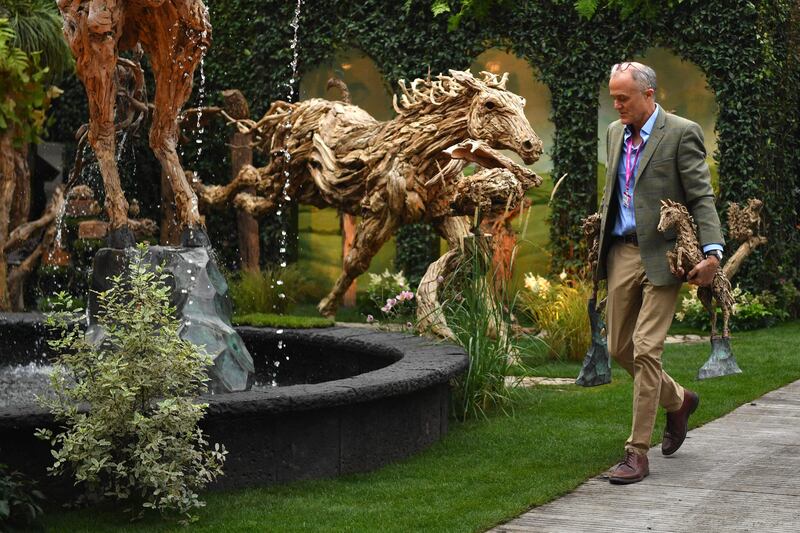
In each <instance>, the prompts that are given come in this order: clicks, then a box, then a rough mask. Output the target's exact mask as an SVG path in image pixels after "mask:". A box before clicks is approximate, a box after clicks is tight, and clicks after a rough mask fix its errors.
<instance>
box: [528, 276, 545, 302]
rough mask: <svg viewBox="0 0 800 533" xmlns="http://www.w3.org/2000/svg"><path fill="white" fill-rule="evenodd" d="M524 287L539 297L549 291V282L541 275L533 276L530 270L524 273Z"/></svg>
mask: <svg viewBox="0 0 800 533" xmlns="http://www.w3.org/2000/svg"><path fill="white" fill-rule="evenodd" d="M525 287H526V288H527V289H528V290H529V291H531V292H532V293H534V294H536V295H538V296H540V297H544V296H547V294H548V293H549V292H550V282H549V281H547V280H546V279H545V278H543V277H542V276H534V275H533V274H531V273H530V272H528V273H527V274H525Z"/></svg>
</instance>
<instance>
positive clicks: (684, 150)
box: [597, 108, 725, 286]
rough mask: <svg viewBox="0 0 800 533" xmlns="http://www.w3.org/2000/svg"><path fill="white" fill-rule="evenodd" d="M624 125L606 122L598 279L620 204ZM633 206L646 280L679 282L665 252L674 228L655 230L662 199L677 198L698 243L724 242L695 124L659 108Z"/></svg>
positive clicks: (672, 242)
mask: <svg viewBox="0 0 800 533" xmlns="http://www.w3.org/2000/svg"><path fill="white" fill-rule="evenodd" d="M624 131H625V126H623V124H622V123H621V122H620V121H619V120H617V121H616V122H612V123H611V124H610V125H609V126H608V131H607V137H606V139H607V140H606V154H607V156H608V157H607V159H606V160H607V161H608V162H609V164H608V168H607V170H606V185H605V190H604V192H603V201H602V204H601V206H600V213H601V216H602V222H601V226H600V260H599V261H598V266H597V268H598V279H605V278H606V277H607V272H606V258H607V256H608V250H609V248H610V244H611V230H612V229H613V227H614V223H615V220H616V218H617V209H618V208H619V206H618V205H617V204H618V201H617V199H616V187H617V169H618V167H619V161H620V154H621V152H622V142H623V139H624ZM635 180H636V182H635V184H634V189H633V206H634V212H635V215H636V237H637V238H638V241H639V253H640V254H641V256H642V263H643V264H644V269H645V272H646V274H647V278H648V280H649V281H650V282H651V283H652V284H653V285H658V286H661V285H670V284H674V283H681V280H679V279H678V278H676V277H675V276H673V275H672V273H671V272H670V270H669V266H668V264H667V258H666V252H667V250H670V249H672V248H673V247H674V246H675V233H674V231H672V230H670V231H669V232H668V233H667V234H666V235H662V234H661V233H659V231H658V230H657V229H656V228H657V226H658V220H659V218H660V210H661V200H666V199H670V200H674V201H676V202H680V203H682V204H684V205H686V207H687V208H688V210H689V213H691V215H692V217H693V218H694V221H695V223H696V224H697V227H698V237H699V240H700V244H701V246H702V245H706V244H711V243H720V244H724V242H725V241H724V240H723V238H722V232H721V230H720V223H719V215H718V214H717V209H716V207H715V205H714V191H713V190H712V188H711V174H710V172H709V170H708V165H707V164H706V150H705V145H704V144H703V130H702V129H700V126H698V125H697V124H696V123H694V122H692V121H690V120H686V119H685V118H681V117H679V116H676V115H671V114H669V113H667V112H665V111H664V109H663V108H662V109H661V110H659V113H658V117H657V118H656V123H655V126H654V127H653V131H652V132H651V133H650V137H649V139H648V140H647V144H646V145H645V148H644V152H642V156H641V159H640V161H639V168H638V170H637V171H636V175H635Z"/></svg>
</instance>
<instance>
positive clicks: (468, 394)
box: [441, 253, 525, 420]
mask: <svg viewBox="0 0 800 533" xmlns="http://www.w3.org/2000/svg"><path fill="white" fill-rule="evenodd" d="M495 281H496V280H495V272H494V269H493V268H492V266H491V260H489V259H488V257H487V256H486V255H485V254H482V253H474V254H472V259H471V260H468V261H466V262H464V263H463V264H462V265H460V267H459V268H458V269H457V271H456V272H455V273H454V274H453V275H452V276H451V277H450V279H449V280H448V282H447V283H446V285H445V287H444V288H443V290H442V291H441V292H442V294H443V296H444V298H443V299H442V307H443V310H444V313H445V317H446V320H447V325H448V326H449V327H450V329H451V330H452V332H453V335H454V336H455V339H454V340H455V342H456V343H457V344H459V345H460V346H461V347H463V348H464V350H466V352H467V355H468V356H469V368H468V369H467V371H466V373H465V374H463V375H462V376H460V377H459V378H458V379H457V380H456V381H455V387H454V390H453V410H454V412H455V415H456V416H457V417H458V418H459V419H462V420H464V419H467V418H476V417H479V416H485V414H486V413H487V411H489V410H490V409H492V408H500V409H503V410H505V409H506V408H507V407H509V406H511V405H512V399H513V397H512V393H511V391H510V389H509V388H508V387H507V386H506V382H505V378H506V376H508V375H512V374H514V373H515V372H512V369H513V367H514V366H515V365H521V363H518V362H515V361H514V355H515V354H516V353H517V352H518V350H517V349H516V347H515V346H514V344H513V341H512V332H511V326H510V325H511V319H512V317H511V313H510V309H513V302H511V303H509V302H508V301H507V299H508V298H507V294H506V292H505V285H504V283H502V282H500V283H496V282H495ZM498 287H500V288H499V289H498ZM522 370H525V369H522ZM516 373H519V372H516ZM523 373H524V372H523Z"/></svg>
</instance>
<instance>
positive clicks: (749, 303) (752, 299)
mask: <svg viewBox="0 0 800 533" xmlns="http://www.w3.org/2000/svg"><path fill="white" fill-rule="evenodd" d="M733 298H734V300H735V301H736V303H735V304H734V305H733V314H732V316H731V318H730V321H729V323H728V326H729V328H730V329H731V331H747V330H750V329H757V328H765V327H769V326H772V325H773V324H775V323H777V322H779V321H781V320H786V319H787V318H789V314H788V312H787V311H785V310H783V309H780V308H778V307H777V305H776V304H777V299H776V297H775V295H774V294H772V293H770V292H768V291H764V292H762V293H760V294H752V293H750V292H748V291H745V290H742V289H741V288H740V287H738V286H737V287H736V288H735V289H733ZM675 319H676V320H678V321H680V322H682V323H683V324H686V325H688V326H691V327H693V328H697V329H700V330H702V331H709V330H710V329H711V317H710V315H709V314H708V311H706V309H705V307H703V304H702V303H701V302H700V300H699V299H698V298H697V287H694V286H693V287H692V288H691V289H690V290H689V296H688V297H685V296H684V298H683V300H682V301H681V310H680V311H678V312H676V313H675ZM717 328H718V330H719V332H720V333H721V331H722V329H721V328H722V312H721V311H720V309H719V307H717Z"/></svg>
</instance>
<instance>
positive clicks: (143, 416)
mask: <svg viewBox="0 0 800 533" xmlns="http://www.w3.org/2000/svg"><path fill="white" fill-rule="evenodd" d="M145 254H146V246H140V247H139V248H138V250H136V251H135V252H134V253H133V254H132V256H131V258H130V263H129V269H128V273H127V274H126V275H125V276H124V277H123V276H115V277H112V278H111V285H112V286H111V288H110V289H108V290H107V291H104V292H101V293H99V294H98V295H97V299H98V304H99V311H98V313H97V317H96V318H97V325H98V326H99V327H100V328H102V330H103V331H104V333H105V336H104V338H103V339H102V340H100V341H97V342H94V343H93V342H92V340H91V336H89V335H84V333H83V332H82V331H81V329H80V327H79V326H78V323H79V322H80V321H82V319H83V315H82V314H81V313H80V312H74V311H69V309H71V306H70V302H69V296H67V295H66V294H65V293H61V294H60V295H59V298H60V300H62V305H61V306H60V309H61V310H59V311H57V312H55V313H51V314H49V315H48V316H47V323H48V325H49V326H50V327H52V328H54V329H56V330H58V331H59V332H60V336H59V337H58V338H57V339H55V340H52V341H49V343H50V346H51V347H52V348H54V350H55V351H56V352H57V353H59V354H60V355H59V357H58V359H57V361H56V362H55V363H54V365H53V372H52V375H51V387H52V390H53V391H54V394H53V395H51V396H47V397H42V398H40V402H41V403H42V404H43V405H44V406H46V407H48V408H49V409H50V411H51V412H52V413H53V415H54V416H55V418H56V420H57V421H58V422H59V426H60V428H63V429H62V430H59V431H57V432H53V431H51V430H46V429H44V430H38V432H37V436H39V437H40V438H42V439H45V440H49V441H50V443H51V444H52V446H53V450H52V454H53V457H55V463H54V464H53V466H51V467H49V468H48V471H49V473H50V474H51V475H57V474H60V473H62V472H67V471H70V472H71V473H72V474H73V475H74V478H75V483H76V484H82V485H83V486H84V487H86V488H87V489H88V490H89V491H90V492H91V493H94V494H97V495H100V496H101V497H102V496H108V497H113V498H116V499H119V500H127V499H134V500H141V507H142V508H143V509H147V508H153V509H158V510H159V511H161V512H162V513H164V512H167V511H177V512H179V513H182V514H184V515H185V517H186V519H187V520H193V519H194V517H193V516H192V515H191V512H192V511H193V510H194V509H197V508H199V507H201V506H203V505H204V502H202V501H200V500H199V498H198V495H197V492H196V491H197V490H199V489H201V488H203V487H204V486H205V485H206V484H207V483H208V482H210V481H212V480H214V479H215V478H216V477H217V476H218V475H220V474H221V473H222V464H223V462H224V459H225V454H226V453H227V452H226V451H225V449H224V447H221V446H219V445H215V446H214V448H210V447H209V444H208V442H207V441H206V440H205V436H204V434H203V432H202V431H201V430H200V429H199V428H198V427H197V424H198V422H199V421H200V419H201V418H202V417H203V414H204V412H205V410H206V408H207V404H202V403H197V402H196V401H195V400H194V396H195V395H197V394H198V393H199V392H201V391H202V390H204V387H205V384H206V382H207V381H208V376H207V374H206V368H207V367H208V366H209V365H211V364H212V361H211V358H210V356H208V355H207V354H206V353H204V352H203V350H202V349H201V348H199V347H197V346H194V345H193V344H192V343H190V342H188V341H185V340H182V339H181V338H180V337H179V336H178V329H179V327H180V325H181V323H180V321H179V320H178V319H176V318H174V314H175V309H174V308H173V307H171V305H170V300H169V296H170V294H169V293H170V289H169V287H168V286H167V284H166V280H167V278H168V275H167V274H166V273H164V272H163V270H162V269H161V267H155V269H153V267H151V266H150V265H149V264H148V262H147V259H146V258H145ZM142 508H140V509H139V514H141V513H142V512H143V509H142Z"/></svg>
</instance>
